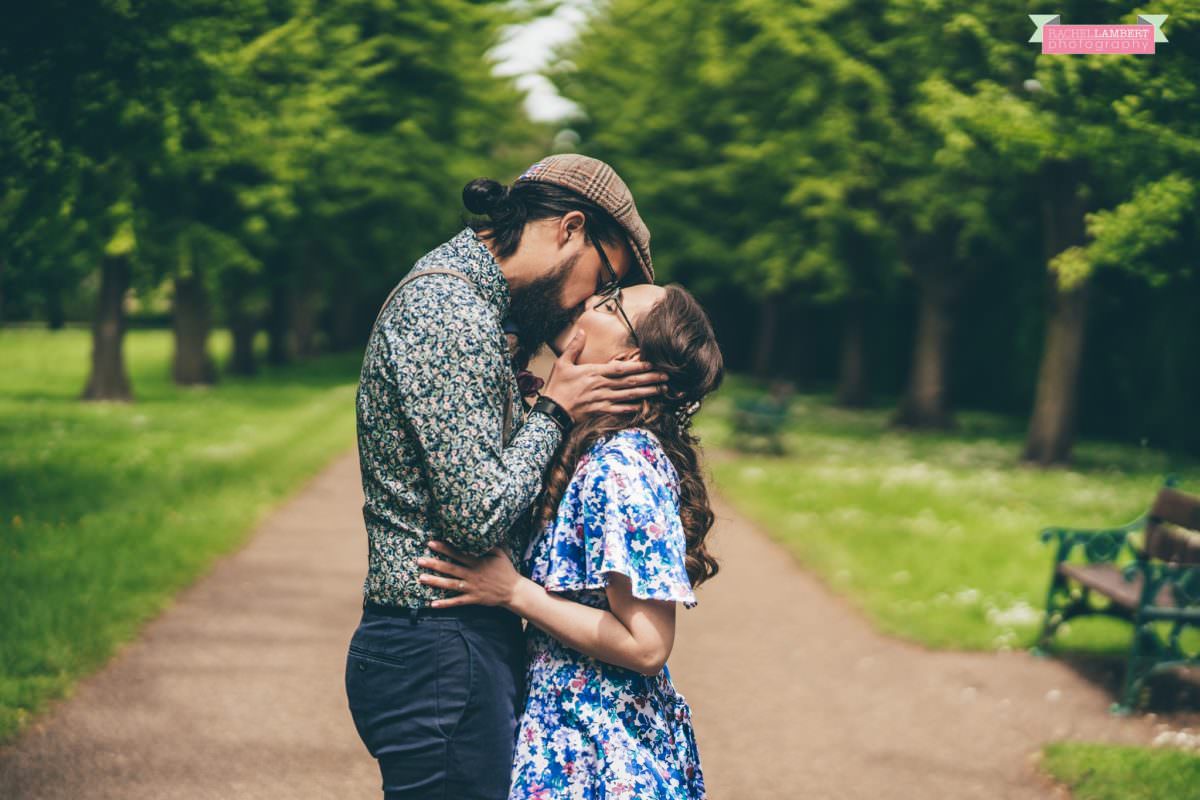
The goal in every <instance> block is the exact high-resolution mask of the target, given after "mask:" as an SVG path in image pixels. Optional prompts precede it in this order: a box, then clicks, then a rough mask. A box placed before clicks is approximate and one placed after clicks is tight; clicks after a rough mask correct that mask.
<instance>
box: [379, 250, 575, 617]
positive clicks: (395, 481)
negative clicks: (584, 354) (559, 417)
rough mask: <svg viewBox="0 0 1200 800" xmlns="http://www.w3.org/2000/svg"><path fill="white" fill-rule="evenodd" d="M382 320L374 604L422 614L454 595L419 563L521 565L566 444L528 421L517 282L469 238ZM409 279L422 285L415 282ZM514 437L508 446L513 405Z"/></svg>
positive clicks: (444, 253) (434, 256)
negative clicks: (543, 492)
mask: <svg viewBox="0 0 1200 800" xmlns="http://www.w3.org/2000/svg"><path fill="white" fill-rule="evenodd" d="M429 269H451V270H455V271H457V272H461V273H463V274H464V275H466V276H467V277H468V278H469V279H470V283H468V282H467V281H464V280H462V279H461V278H458V277H455V276H453V275H429V276H426V277H423V278H420V279H418V280H415V281H412V282H410V283H409V284H407V285H406V286H404V287H403V288H401V289H400V290H399V291H398V292H396V293H395V296H394V297H392V298H391V300H390V301H389V302H388V303H387V305H386V306H385V307H384V309H383V310H382V312H381V314H380V317H379V319H378V321H377V322H376V324H375V327H374V328H373V330H372V332H371V337H370V339H369V340H368V342H367V349H366V354H365V356H364V358H363V365H362V373H361V375H360V378H359V386H358V396H357V428H358V456H359V468H360V471H361V473H362V485H363V495H364V498H365V502H364V504H363V519H364V520H365V522H366V528H367V536H368V542H369V549H368V572H367V577H366V580H365V582H364V585H363V594H364V596H365V597H366V599H368V600H372V601H374V602H377V603H383V604H385V605H400V606H424V605H427V604H428V603H429V602H431V601H432V600H435V599H437V598H440V597H448V596H451V595H452V594H453V593H452V592H449V591H448V590H444V589H437V588H434V587H430V586H426V585H424V584H422V583H420V582H418V581H417V576H418V575H419V574H420V569H419V568H418V566H417V564H416V559H417V558H419V557H421V556H434V555H436V554H435V553H434V552H433V551H431V550H429V549H428V547H427V546H426V542H428V541H429V540H430V539H434V538H437V539H443V540H445V541H447V542H449V543H450V544H452V545H454V546H456V547H458V548H460V549H462V550H465V551H467V552H470V553H475V554H481V553H483V552H485V551H487V550H488V549H490V548H491V547H493V546H495V545H497V544H507V545H508V546H509V548H510V550H511V551H512V552H513V553H514V554H516V555H515V556H514V561H515V560H516V558H517V556H519V554H520V553H521V552H522V551H523V550H524V548H525V545H526V541H527V531H528V530H529V525H528V519H529V506H530V505H531V504H532V503H533V500H534V498H535V497H536V496H537V493H538V492H539V491H540V489H541V482H542V475H543V473H544V471H545V468H546V466H547V464H549V462H550V458H551V456H552V455H553V454H554V451H555V449H556V448H557V447H558V445H559V443H560V441H561V438H562V435H561V433H560V432H559V429H558V427H557V426H556V425H555V424H554V421H553V420H551V419H550V417H548V416H546V415H545V414H542V413H530V414H528V416H527V418H525V419H522V416H523V415H522V412H523V411H524V406H523V405H522V404H521V402H520V400H519V397H520V395H519V393H518V389H517V385H516V377H515V375H514V373H513V365H512V361H511V360H510V352H509V348H508V340H507V338H506V336H505V333H504V329H503V320H504V317H505V315H506V314H507V313H508V308H509V290H508V282H507V280H506V279H505V278H504V275H503V273H502V272H501V271H500V265H499V264H498V263H497V262H496V259H495V258H494V257H493V256H492V254H491V251H489V250H488V249H487V246H486V245H485V244H484V243H483V241H482V240H481V239H480V238H479V237H478V236H477V235H476V234H475V232H474V231H472V230H471V229H470V228H466V229H464V230H463V231H461V232H460V233H459V234H458V235H456V236H455V237H454V238H453V239H451V240H450V241H448V242H446V243H444V244H442V245H441V246H439V247H437V248H435V249H434V250H432V251H431V252H429V253H428V254H426V255H425V256H424V257H423V258H421V260H420V261H418V262H417V263H416V265H415V266H414V267H413V273H416V272H419V271H424V270H429ZM413 273H410V274H413ZM506 396H507V397H508V398H509V403H510V408H509V409H508V414H509V416H510V417H511V420H512V430H511V432H510V435H509V438H508V441H507V442H503V443H502V442H501V437H502V431H503V427H504V420H505V413H506V411H505V408H504V404H505V397H506Z"/></svg>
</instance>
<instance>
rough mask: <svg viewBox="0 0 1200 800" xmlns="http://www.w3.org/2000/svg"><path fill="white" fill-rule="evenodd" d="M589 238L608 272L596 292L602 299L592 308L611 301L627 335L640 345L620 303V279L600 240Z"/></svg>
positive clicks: (593, 237)
mask: <svg viewBox="0 0 1200 800" xmlns="http://www.w3.org/2000/svg"><path fill="white" fill-rule="evenodd" d="M589 238H591V240H592V245H593V246H595V248H596V253H597V254H598V255H599V256H600V263H601V264H603V265H604V269H605V271H606V272H607V273H608V282H607V283H605V284H604V285H603V286H601V287H600V290H599V291H598V292H597V294H599V295H600V297H601V298H602V299H601V300H600V302H599V303H596V305H594V306H593V308H600V307H601V306H604V305H607V304H609V303H611V304H612V306H613V307H614V308H616V310H617V313H618V314H620V315H621V319H622V320H623V321H624V322H625V327H626V328H629V335H630V336H632V337H633V343H634V344H635V345H637V346H638V347H641V346H642V343H641V342H639V341H638V337H637V331H635V330H634V329H633V323H632V322H630V321H629V315H628V314H626V313H625V307H624V306H622V305H621V279H620V278H618V277H617V271H616V270H615V269H613V266H612V262H610V261H609V260H608V254H607V253H605V252H604V248H603V247H601V246H600V240H599V239H598V238H596V237H595V236H592V237H589Z"/></svg>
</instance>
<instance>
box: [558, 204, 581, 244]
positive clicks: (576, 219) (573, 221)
mask: <svg viewBox="0 0 1200 800" xmlns="http://www.w3.org/2000/svg"><path fill="white" fill-rule="evenodd" d="M586 223H587V217H585V216H584V215H583V212H582V211H580V210H578V209H576V210H574V211H568V212H567V213H566V214H563V216H562V219H560V220H559V221H558V246H559V247H565V246H566V245H567V243H568V242H571V241H575V242H579V243H580V244H582V243H583V237H584V231H585V226H586Z"/></svg>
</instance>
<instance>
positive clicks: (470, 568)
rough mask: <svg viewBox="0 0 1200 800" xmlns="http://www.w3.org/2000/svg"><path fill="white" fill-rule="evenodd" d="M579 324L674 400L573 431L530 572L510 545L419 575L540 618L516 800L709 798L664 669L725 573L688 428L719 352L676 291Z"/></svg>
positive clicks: (595, 351)
mask: <svg viewBox="0 0 1200 800" xmlns="http://www.w3.org/2000/svg"><path fill="white" fill-rule="evenodd" d="M576 328H582V329H583V330H584V331H585V332H586V333H587V339H586V345H585V348H584V350H583V353H582V354H581V355H580V359H579V360H580V361H581V362H583V361H595V362H599V361H607V360H609V359H610V358H612V357H619V358H628V359H637V358H641V359H643V360H645V361H648V362H650V363H652V364H654V366H655V368H656V369H659V370H660V371H662V372H665V373H666V374H667V375H668V376H669V377H668V381H667V390H666V392H665V394H664V395H663V396H661V397H657V398H653V399H651V400H647V401H643V403H642V405H641V407H640V408H639V409H638V410H637V411H636V413H634V414H632V415H630V414H626V415H624V416H614V415H611V414H609V415H598V416H595V417H591V418H589V419H586V420H581V421H579V424H577V425H576V427H575V428H574V429H573V430H572V431H571V434H570V436H569V437H568V439H567V440H566V442H564V444H563V449H562V452H561V454H560V456H559V458H558V460H557V463H553V464H552V466H551V468H550V471H549V475H548V478H547V481H546V487H545V489H544V491H543V493H542V496H541V498H540V499H539V504H538V506H537V509H538V511H537V519H538V522H539V523H540V528H541V530H540V531H539V533H538V535H536V536H534V538H533V540H532V541H531V542H530V544H529V548H528V549H527V551H526V553H525V557H524V560H523V567H524V569H523V572H524V576H522V575H521V574H518V573H517V571H516V570H515V569H514V568H513V567H512V565H511V563H510V561H509V559H508V558H507V557H505V556H504V554H503V552H502V551H500V550H493V551H492V552H491V553H488V554H487V555H484V556H483V557H478V558H476V557H472V556H470V555H467V554H465V553H461V552H458V551H456V550H454V549H453V548H451V547H449V546H448V545H446V544H445V543H441V542H435V543H433V544H431V545H430V546H431V547H434V549H435V550H436V551H437V552H438V553H439V554H443V555H445V556H447V557H448V558H452V559H454V560H455V561H457V562H461V564H460V563H452V562H451V561H448V560H444V559H440V558H439V559H423V560H422V561H421V562H420V563H421V564H422V566H423V567H425V568H427V569H430V570H433V571H435V572H436V573H440V574H430V573H426V574H423V575H421V577H420V580H421V581H423V582H426V583H428V584H430V585H433V586H440V587H443V588H448V589H452V590H455V591H458V592H460V594H459V595H458V596H455V597H452V598H450V599H447V600H440V601H438V602H437V603H436V604H435V605H438V606H441V607H445V606H453V605H461V604H468V603H477V604H484V605H501V606H504V607H506V608H508V609H509V610H511V611H513V612H514V613H516V614H519V615H520V616H522V617H524V618H525V619H527V620H529V622H530V623H531V624H530V625H529V626H528V627H527V629H526V636H527V651H528V656H529V666H528V670H527V675H526V689H527V695H526V702H525V710H524V713H523V714H522V717H521V721H520V725H519V728H518V732H517V742H516V755H515V757H514V763H513V771H512V785H511V788H510V793H509V797H510V799H511V800H529V799H530V798H538V800H560V798H561V799H563V800H566V799H567V798H571V799H574V798H588V799H589V800H590V799H591V798H609V799H612V798H638V800H650V799H651V798H664V799H667V798H669V799H670V800H675V799H676V798H688V800H693V799H694V798H702V797H704V796H705V793H704V778H703V775H702V773H701V770H700V761H699V753H698V752H697V749H696V743H695V738H694V735H693V731H692V726H691V711H690V709H689V708H688V705H687V703H686V702H685V700H684V698H683V697H682V696H681V695H680V694H679V693H678V692H676V691H675V688H674V686H673V685H672V683H671V676H670V672H669V670H668V669H667V666H666V660H667V656H668V655H669V654H670V652H671V647H672V644H673V642H674V636H675V605H676V603H678V602H683V603H684V605H685V607H687V608H691V607H694V606H695V605H696V598H695V595H694V594H693V591H692V590H693V587H694V586H696V585H698V584H700V583H702V582H703V581H705V580H707V579H708V578H710V577H712V576H713V575H714V574H716V571H717V564H716V561H715V560H714V559H713V558H712V556H710V555H709V554H708V552H707V551H706V550H705V546H704V539H705V536H706V535H707V534H708V530H709V528H710V527H711V526H712V521H713V514H712V511H711V509H710V508H709V503H708V495H707V492H706V490H705V486H704V481H703V478H702V476H701V474H700V471H699V467H698V463H697V453H696V449H695V448H696V438H695V437H694V436H693V435H692V433H691V431H690V422H691V415H692V414H693V413H694V412H695V410H696V409H697V408H698V407H699V404H700V400H701V398H703V397H704V396H705V395H706V394H708V393H709V392H711V391H712V390H714V389H715V388H717V386H718V385H719V384H720V382H721V378H722V375H723V367H722V360H721V352H720V349H719V348H718V347H717V343H716V339H715V337H714V336H713V331H712V326H711V325H710V324H709V321H708V318H707V317H706V316H705V314H704V311H703V309H701V308H700V306H699V304H698V303H697V302H696V301H695V299H694V298H693V297H692V296H691V295H690V294H688V293H687V292H686V291H685V290H684V289H682V288H681V287H679V286H667V287H665V288H664V287H660V286H650V285H644V286H635V287H632V288H629V289H625V290H623V291H620V290H613V291H611V292H610V293H608V294H606V295H603V296H600V297H598V298H596V299H595V300H594V301H593V302H590V303H589V304H588V306H587V310H586V311H585V312H584V313H583V314H582V315H581V316H580V317H579V319H578V321H577V323H576ZM572 335H574V330H571V331H567V332H566V333H565V335H564V336H563V337H562V338H561V339H560V340H559V342H558V343H556V347H557V348H558V349H561V346H562V345H563V344H565V341H566V340H569V338H570V336H572ZM464 565H465V566H464Z"/></svg>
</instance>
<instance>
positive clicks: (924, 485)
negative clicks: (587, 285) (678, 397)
mask: <svg viewBox="0 0 1200 800" xmlns="http://www.w3.org/2000/svg"><path fill="white" fill-rule="evenodd" d="M745 391H747V384H746V383H745V382H742V381H738V380H736V379H735V380H733V381H731V382H730V383H729V385H728V386H727V388H724V389H722V391H721V392H720V394H719V395H718V396H716V397H714V398H713V400H712V402H711V403H710V404H709V406H708V407H707V408H706V410H705V412H704V413H703V414H702V415H701V417H700V419H699V420H698V422H697V425H698V430H699V432H700V434H701V436H702V438H704V439H705V441H706V443H707V444H710V445H717V446H718V447H728V446H729V445H730V444H731V434H730V431H729V426H728V416H729V411H730V408H731V406H732V401H733V398H734V397H736V396H738V395H740V394H741V393H743V392H745ZM890 412H891V409H890V408H883V409H874V410H864V411H847V410H843V409H838V408H836V407H834V406H833V405H831V404H830V402H829V400H828V398H825V397H818V396H801V397H798V398H796V402H795V403H794V404H793V407H792V419H791V421H790V422H789V426H788V428H787V432H786V439H785V442H786V445H787V448H788V453H787V455H785V456H783V457H776V456H770V455H746V454H738V453H728V454H727V453H723V452H722V453H719V454H718V453H714V454H713V457H711V458H710V467H711V469H712V472H713V477H714V479H715V483H716V486H717V488H718V490H719V491H720V492H721V493H722V495H723V496H724V497H725V498H726V499H728V500H729V501H730V502H732V503H734V504H735V505H736V506H737V507H738V508H739V509H740V510H741V511H743V512H744V513H745V514H747V515H748V516H749V517H750V518H751V519H753V520H755V521H757V522H758V523H759V524H760V525H761V526H762V527H763V528H764V529H765V530H766V531H767V532H769V533H770V534H771V535H773V536H774V537H775V538H777V539H778V540H779V541H780V542H782V543H783V544H784V545H785V546H786V547H787V548H788V549H789V550H791V551H792V552H793V553H794V554H795V555H796V557H797V558H798V559H799V561H800V562H801V563H802V564H803V565H804V566H805V567H806V568H808V569H810V570H813V571H815V572H816V573H817V574H818V575H820V576H821V577H822V578H823V579H824V580H825V581H826V582H827V583H828V585H830V586H831V587H832V588H833V589H834V590H836V591H837V592H838V593H840V594H843V595H845V596H847V597H848V598H850V599H851V601H852V602H853V603H854V604H856V605H857V606H858V607H860V608H861V609H862V610H863V611H864V612H865V613H866V614H867V615H868V616H869V617H870V619H871V620H872V621H873V622H874V623H875V625H876V626H877V628H878V629H880V630H882V631H884V632H886V633H888V634H891V635H895V636H899V637H903V638H906V639H910V640H913V641H916V642H919V643H921V644H924V645H927V646H929V647H934V648H953V649H970V650H1008V649H1017V648H1023V647H1026V646H1028V645H1030V644H1032V643H1033V640H1034V637H1035V636H1036V633H1037V630H1038V627H1039V625H1040V621H1041V617H1040V615H1041V611H1042V609H1043V608H1044V603H1045V593H1046V588H1047V584H1048V580H1049V577H1050V566H1051V556H1052V552H1051V549H1050V547H1049V546H1047V545H1043V544H1042V543H1041V542H1040V541H1039V539H1038V536H1037V534H1038V531H1039V530H1040V529H1041V528H1043V527H1046V526H1051V525H1066V526H1071V527H1091V526H1111V525H1117V524H1121V523H1124V522H1128V521H1129V520H1131V519H1134V518H1135V517H1137V516H1138V515H1139V514H1140V513H1142V512H1143V511H1144V510H1145V508H1146V506H1147V505H1148V504H1149V502H1150V501H1151V499H1152V497H1153V495H1154V493H1155V491H1156V490H1157V489H1158V487H1159V486H1160V485H1161V482H1162V478H1163V476H1164V474H1166V473H1168V472H1175V473H1177V474H1179V476H1180V478H1181V481H1182V488H1184V489H1185V490H1187V489H1189V488H1191V489H1192V490H1196V489H1200V464H1197V463H1196V462H1195V461H1184V460H1180V459H1172V458H1170V457H1168V456H1167V455H1165V454H1163V453H1161V452H1157V451H1153V450H1148V449H1143V448H1139V447H1131V446H1124V445H1119V444H1111V443H1104V442H1094V441H1084V442H1081V443H1079V445H1078V447H1077V448H1076V451H1075V453H1076V459H1075V464H1074V465H1073V466H1072V467H1071V468H1070V469H1058V470H1038V469H1030V468H1024V467H1020V466H1018V456H1019V454H1020V452H1021V444H1022V441H1023V436H1024V423H1023V421H1021V420H1011V419H1006V418H1004V417H999V416H996V415H990V414H982V413H970V412H964V413H961V414H959V422H960V428H959V430H957V431H954V432H952V433H911V432H902V431H893V430H889V429H888V426H887V418H888V415H889V414H890ZM1060 639H1061V641H1062V643H1063V646H1065V647H1067V648H1073V649H1077V650H1084V651H1099V652H1124V651H1125V650H1126V648H1127V646H1128V642H1129V629H1128V627H1127V626H1124V625H1122V624H1120V623H1117V622H1114V621H1110V620H1078V621H1075V622H1074V623H1073V624H1072V625H1071V626H1070V629H1069V630H1067V631H1065V632H1064V633H1063V634H1062V635H1061V636H1060Z"/></svg>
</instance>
